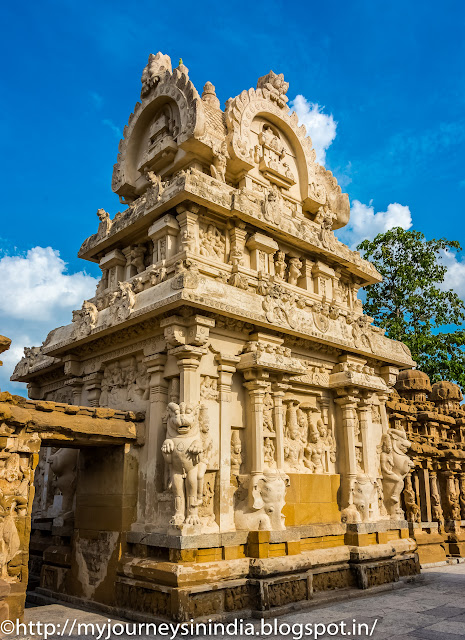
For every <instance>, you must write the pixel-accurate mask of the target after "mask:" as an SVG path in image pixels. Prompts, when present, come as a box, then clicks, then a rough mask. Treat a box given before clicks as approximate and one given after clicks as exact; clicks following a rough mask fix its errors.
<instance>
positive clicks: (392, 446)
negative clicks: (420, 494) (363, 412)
mask: <svg viewBox="0 0 465 640" xmlns="http://www.w3.org/2000/svg"><path fill="white" fill-rule="evenodd" d="M409 447H410V441H409V440H408V439H407V436H406V434H405V431H402V430H400V429H389V431H388V432H387V433H386V434H384V436H383V439H382V443H381V456H380V464H381V472H382V475H383V491H384V503H385V505H386V509H387V512H388V514H389V515H390V516H397V517H401V518H403V517H404V512H403V511H402V508H401V506H400V494H401V492H402V489H403V488H404V478H405V476H406V475H407V473H408V472H409V471H410V469H411V468H412V467H413V463H412V461H411V460H410V458H409V457H408V455H407V451H408V449H409Z"/></svg>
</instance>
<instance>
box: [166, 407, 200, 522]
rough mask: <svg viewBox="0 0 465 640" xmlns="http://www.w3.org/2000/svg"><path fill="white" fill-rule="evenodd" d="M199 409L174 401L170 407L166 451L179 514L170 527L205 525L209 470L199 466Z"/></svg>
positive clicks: (176, 509) (173, 518) (176, 512)
mask: <svg viewBox="0 0 465 640" xmlns="http://www.w3.org/2000/svg"><path fill="white" fill-rule="evenodd" d="M199 409H200V407H199V406H198V405H197V406H195V405H192V404H186V403H184V402H181V404H175V403H174V402H170V403H169V404H168V406H167V421H166V440H165V441H164V443H163V446H162V452H163V457H164V459H165V462H166V464H168V466H169V473H170V488H171V490H172V492H173V497H174V509H175V511H174V515H173V517H172V519H171V521H170V524H171V525H173V526H176V527H181V526H182V525H183V524H187V525H192V526H200V524H201V521H200V518H199V513H198V507H199V496H198V493H199V486H201V485H202V480H203V475H202V471H203V474H204V473H205V469H204V467H203V466H200V465H199V463H200V456H201V454H202V453H203V443H202V437H201V434H200V431H199Z"/></svg>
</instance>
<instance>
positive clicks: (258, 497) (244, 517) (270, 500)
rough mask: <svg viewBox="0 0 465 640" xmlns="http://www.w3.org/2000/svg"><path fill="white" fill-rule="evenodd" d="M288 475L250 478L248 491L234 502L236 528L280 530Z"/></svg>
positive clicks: (283, 526) (288, 481)
mask: <svg viewBox="0 0 465 640" xmlns="http://www.w3.org/2000/svg"><path fill="white" fill-rule="evenodd" d="M289 484H290V480H289V478H288V476H286V475H283V474H279V473H277V474H269V475H263V474H260V475H256V476H253V477H252V478H251V479H250V485H249V491H248V494H247V495H246V496H245V497H241V498H240V499H239V501H238V502H237V504H236V509H235V513H234V519H235V523H236V529H246V530H249V531H282V530H283V529H285V528H286V527H285V525H284V520H285V516H284V515H283V514H282V513H281V511H282V510H283V507H284V505H285V494H286V488H287V487H288V486H289Z"/></svg>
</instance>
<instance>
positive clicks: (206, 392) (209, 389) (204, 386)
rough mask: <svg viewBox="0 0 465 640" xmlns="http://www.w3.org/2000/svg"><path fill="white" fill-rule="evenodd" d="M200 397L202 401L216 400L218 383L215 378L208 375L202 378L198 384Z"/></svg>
mask: <svg viewBox="0 0 465 640" xmlns="http://www.w3.org/2000/svg"><path fill="white" fill-rule="evenodd" d="M200 397H201V398H202V399H203V400H217V399H218V381H217V379H216V378H212V377H210V376H208V375H206V376H203V378H202V382H201V383H200Z"/></svg>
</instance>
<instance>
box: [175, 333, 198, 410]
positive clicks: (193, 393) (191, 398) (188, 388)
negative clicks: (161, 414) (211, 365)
mask: <svg viewBox="0 0 465 640" xmlns="http://www.w3.org/2000/svg"><path fill="white" fill-rule="evenodd" d="M205 353H206V349H205V348H203V347H196V346H192V345H182V346H180V347H175V348H174V349H171V350H170V354H171V355H174V356H175V358H176V360H177V361H178V368H179V372H180V380H179V398H180V402H190V403H193V404H198V402H199V400H200V373H199V365H200V361H201V359H202V356H203V355H205Z"/></svg>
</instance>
